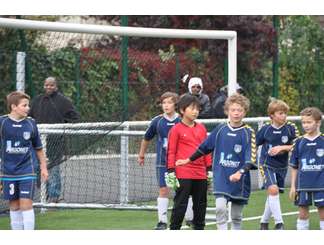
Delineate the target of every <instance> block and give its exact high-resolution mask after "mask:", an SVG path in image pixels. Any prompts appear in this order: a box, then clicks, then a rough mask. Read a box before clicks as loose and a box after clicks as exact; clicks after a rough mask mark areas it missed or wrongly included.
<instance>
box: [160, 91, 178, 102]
mask: <svg viewBox="0 0 324 245" xmlns="http://www.w3.org/2000/svg"><path fill="white" fill-rule="evenodd" d="M166 98H171V100H172V101H173V103H174V104H177V103H178V101H179V96H178V94H176V93H173V92H165V93H164V94H162V95H161V98H160V101H161V103H162V102H163V100H165V99H166Z"/></svg>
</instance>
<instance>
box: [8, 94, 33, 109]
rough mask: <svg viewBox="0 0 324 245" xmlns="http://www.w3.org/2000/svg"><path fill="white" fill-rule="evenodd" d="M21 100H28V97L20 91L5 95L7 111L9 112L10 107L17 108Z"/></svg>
mask: <svg viewBox="0 0 324 245" xmlns="http://www.w3.org/2000/svg"><path fill="white" fill-rule="evenodd" d="M22 99H27V100H30V97H29V95H28V94H25V93H23V92H20V91H15V92H11V93H10V94H8V95H7V109H8V111H9V112H11V106H12V105H15V106H18V105H19V103H20V101H21V100H22Z"/></svg>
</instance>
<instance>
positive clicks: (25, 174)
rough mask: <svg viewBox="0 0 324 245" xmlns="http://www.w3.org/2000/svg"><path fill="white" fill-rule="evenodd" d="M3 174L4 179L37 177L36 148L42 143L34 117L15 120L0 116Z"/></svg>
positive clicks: (40, 146) (39, 147)
mask: <svg viewBox="0 0 324 245" xmlns="http://www.w3.org/2000/svg"><path fill="white" fill-rule="evenodd" d="M0 140H1V151H0V152H1V175H0V177H1V178H2V179H3V180H7V179H8V178H9V179H24V178H29V177H35V176H36V172H37V167H38V162H37V160H36V154H35V149H41V148H42V143H41V140H40V137H39V134H38V129H37V126H36V123H35V121H34V119H32V118H30V117H28V118H25V119H23V120H20V121H15V120H13V119H11V118H10V117H8V116H1V117H0Z"/></svg>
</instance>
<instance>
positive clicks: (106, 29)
mask: <svg viewBox="0 0 324 245" xmlns="http://www.w3.org/2000/svg"><path fill="white" fill-rule="evenodd" d="M0 27H5V28H15V29H28V30H43V31H53V32H73V33H88V34H109V35H119V36H133V37H151V38H183V39H221V40H227V41H228V94H229V95H231V94H233V93H235V91H236V89H235V88H236V83H237V81H236V80H237V54H236V53H237V33H236V31H229V30H227V31H223V30H193V29H167V28H147V27H122V26H109V25H93V24H76V23H61V22H49V21H35V20H21V19H10V18H0Z"/></svg>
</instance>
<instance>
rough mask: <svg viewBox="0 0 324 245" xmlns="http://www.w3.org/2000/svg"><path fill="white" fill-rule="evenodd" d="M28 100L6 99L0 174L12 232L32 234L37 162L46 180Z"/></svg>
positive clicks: (19, 94)
mask: <svg viewBox="0 0 324 245" xmlns="http://www.w3.org/2000/svg"><path fill="white" fill-rule="evenodd" d="M29 100H30V97H29V96H28V95H26V94H24V93H22V92H12V93H10V94H9V95H8V96H7V106H8V110H9V111H10V114H9V115H5V116H1V117H0V140H1V173H0V180H1V181H2V183H3V194H4V199H6V200H8V201H9V207H10V222H11V228H12V230H33V229H34V227H35V215H34V210H33V195H34V189H35V182H36V175H37V169H38V166H37V164H38V162H37V160H36V159H35V157H37V158H38V160H39V162H40V170H41V177H42V179H43V181H46V180H47V178H48V172H47V167H46V157H45V153H44V151H43V149H42V143H41V140H40V137H39V134H38V129H37V126H36V123H35V121H34V120H33V119H32V118H30V117H27V115H28V111H29Z"/></svg>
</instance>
